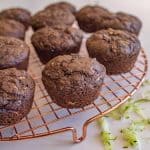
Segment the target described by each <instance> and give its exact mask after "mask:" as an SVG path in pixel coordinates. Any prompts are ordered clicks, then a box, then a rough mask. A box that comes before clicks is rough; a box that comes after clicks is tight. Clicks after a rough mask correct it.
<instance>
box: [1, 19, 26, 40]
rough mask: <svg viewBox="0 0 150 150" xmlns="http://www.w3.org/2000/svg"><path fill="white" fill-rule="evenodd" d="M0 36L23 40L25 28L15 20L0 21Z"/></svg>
mask: <svg viewBox="0 0 150 150" xmlns="http://www.w3.org/2000/svg"><path fill="white" fill-rule="evenodd" d="M0 36H8V37H15V38H18V39H21V40H23V39H24V37H25V27H24V25H23V24H21V23H19V22H17V21H15V20H10V19H0Z"/></svg>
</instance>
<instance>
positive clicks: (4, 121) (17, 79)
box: [0, 68, 35, 126]
mask: <svg viewBox="0 0 150 150" xmlns="http://www.w3.org/2000/svg"><path fill="white" fill-rule="evenodd" d="M34 90H35V84H34V81H33V79H32V78H31V77H30V75H28V73H27V72H25V71H20V70H17V69H15V68H9V69H4V70H0V125H4V126H5V125H11V124H15V123H17V122H19V121H20V120H21V119H22V118H24V117H25V116H26V115H27V114H28V113H29V111H30V109H31V106H32V103H33V97H34Z"/></svg>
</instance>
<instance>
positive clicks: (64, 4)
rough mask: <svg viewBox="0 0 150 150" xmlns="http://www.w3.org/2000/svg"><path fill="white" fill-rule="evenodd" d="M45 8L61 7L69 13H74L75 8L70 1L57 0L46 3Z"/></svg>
mask: <svg viewBox="0 0 150 150" xmlns="http://www.w3.org/2000/svg"><path fill="white" fill-rule="evenodd" d="M45 9H63V10H67V11H70V12H71V13H73V14H75V12H76V8H75V6H73V5H72V4H71V3H68V2H57V3H53V4H50V5H48V6H47V7H46V8H45Z"/></svg>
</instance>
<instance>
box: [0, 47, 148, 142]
mask: <svg viewBox="0 0 150 150" xmlns="http://www.w3.org/2000/svg"><path fill="white" fill-rule="evenodd" d="M42 69H43V65H42V64H41V63H40V61H39V59H38V57H37V55H36V53H35V51H34V49H31V56H30V63H29V73H30V74H31V75H32V77H33V78H34V80H35V82H36V91H35V98H34V104H33V107H32V110H31V111H30V113H29V115H28V116H27V117H26V118H24V119H23V120H22V121H21V122H19V123H18V124H16V125H12V126H5V127H0V140H1V141H10V140H21V139H29V138H35V137H41V136H46V135H52V134H56V133H61V132H66V131H70V132H71V133H72V138H73V141H74V142H81V141H82V140H84V139H85V137H86V134H87V127H88V125H89V124H90V123H91V122H93V121H95V120H96V119H98V118H99V117H102V116H104V115H105V114H107V113H109V112H110V111H112V110H113V109H115V108H117V107H118V106H119V105H121V104H122V103H124V102H125V101H126V100H127V99H128V98H129V97H130V96H131V95H132V94H134V92H135V91H136V90H137V89H138V88H139V86H140V85H141V83H142V81H143V80H144V77H145V74H146V72H147V58H146V55H145V53H144V51H143V50H142V51H141V53H140V55H139V57H138V60H137V62H136V64H135V67H134V68H133V69H132V71H130V72H128V73H126V74H120V75H116V76H113V75H112V76H107V77H106V78H105V81H104V84H103V87H102V90H101V95H100V96H99V98H98V99H96V100H95V101H94V103H92V104H91V105H89V106H87V107H84V108H81V109H64V108H61V107H59V106H57V105H56V104H54V103H53V102H52V101H51V99H50V97H49V96H48V94H47V92H46V90H45V89H44V86H43V84H42V82H41V70H42ZM90 110H92V111H94V110H95V111H96V113H95V114H94V115H93V116H87V114H88V112H89V111H90ZM79 113H80V116H81V115H82V114H83V113H85V115H86V117H88V119H87V120H86V121H85V122H84V123H83V128H82V133H81V134H82V135H81V137H80V138H78V137H77V130H76V128H74V127H72V126H71V127H70V126H69V127H68V125H67V123H66V126H65V127H62V126H61V125H59V124H61V122H65V121H66V120H67V119H69V118H70V117H72V116H73V117H76V119H80V118H79V116H78V115H77V114H79ZM51 126H55V127H56V129H51Z"/></svg>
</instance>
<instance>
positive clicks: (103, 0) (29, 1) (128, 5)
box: [0, 0, 150, 150]
mask: <svg viewBox="0 0 150 150" xmlns="http://www.w3.org/2000/svg"><path fill="white" fill-rule="evenodd" d="M66 1H68V2H70V3H72V4H74V5H75V6H76V7H77V8H78V9H80V8H81V7H83V6H84V5H87V4H90V5H95V4H99V5H101V6H103V7H106V8H108V9H109V10H111V11H114V12H116V11H123V12H127V13H130V14H133V15H136V16H137V17H139V18H140V19H141V20H142V23H143V27H142V30H141V33H140V35H139V39H140V40H141V43H142V46H143V48H144V49H145V50H146V53H147V55H148V59H149V60H150V1H149V0H66ZM54 2H58V0H0V10H2V9H5V8H9V7H23V8H27V9H29V10H30V11H31V12H32V13H33V14H34V13H35V12H37V11H38V10H41V9H43V8H44V7H45V6H46V5H48V4H50V3H54ZM147 77H150V72H149V74H148V75H147ZM111 124H112V130H113V132H114V133H116V132H118V130H117V128H118V127H119V126H120V124H117V123H115V122H113V121H112V122H111ZM121 124H122V125H123V124H124V122H122V123H121ZM88 131H89V132H88V136H87V139H86V140H85V141H84V142H82V143H80V144H72V143H71V142H70V139H71V134H70V133H67V134H63V135H55V136H48V137H44V138H39V139H33V140H25V141H17V142H0V150H33V149H36V150H41V149H42V150H52V149H55V150H80V149H81V148H82V149H86V150H91V149H93V150H101V149H103V147H102V145H101V143H100V140H99V130H98V129H97V127H96V125H95V124H94V123H93V124H92V125H91V126H90V127H89V130H88ZM64 136H66V137H67V138H66V137H65V138H63V137H64ZM141 136H142V135H141ZM143 136H149V131H145V132H144V133H143ZM68 140H69V142H68ZM121 142H122V141H121V140H117V142H115V145H114V150H123V148H122V144H121ZM149 147H150V140H148V141H147V142H144V143H142V150H149V149H150V148H149ZM128 150H130V149H128Z"/></svg>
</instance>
